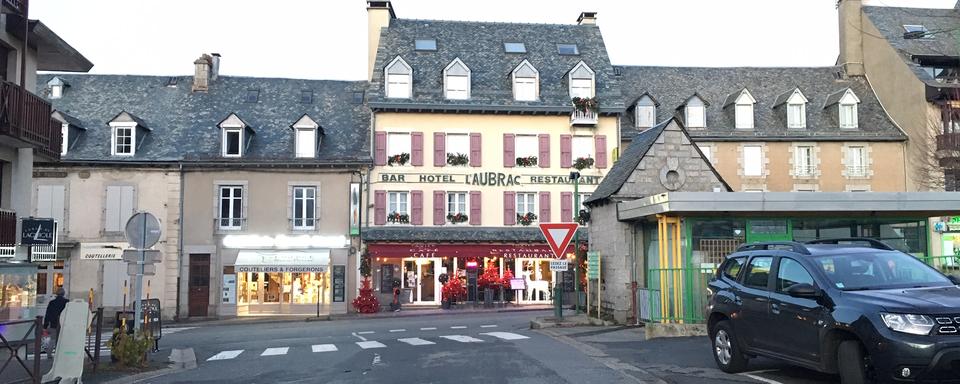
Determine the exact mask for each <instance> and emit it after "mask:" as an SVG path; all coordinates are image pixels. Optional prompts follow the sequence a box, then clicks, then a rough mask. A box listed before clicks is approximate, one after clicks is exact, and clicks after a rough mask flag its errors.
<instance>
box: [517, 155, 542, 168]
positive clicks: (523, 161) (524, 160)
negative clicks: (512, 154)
mask: <svg viewBox="0 0 960 384" xmlns="http://www.w3.org/2000/svg"><path fill="white" fill-rule="evenodd" d="M536 165H537V157H536V156H527V157H518V158H517V166H518V167H533V166H536Z"/></svg>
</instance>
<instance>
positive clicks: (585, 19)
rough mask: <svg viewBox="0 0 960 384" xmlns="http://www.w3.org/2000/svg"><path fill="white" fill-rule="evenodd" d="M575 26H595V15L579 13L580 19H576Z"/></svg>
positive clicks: (594, 13)
mask: <svg viewBox="0 0 960 384" xmlns="http://www.w3.org/2000/svg"><path fill="white" fill-rule="evenodd" d="M577 25H597V13H596V12H580V17H578V18H577Z"/></svg>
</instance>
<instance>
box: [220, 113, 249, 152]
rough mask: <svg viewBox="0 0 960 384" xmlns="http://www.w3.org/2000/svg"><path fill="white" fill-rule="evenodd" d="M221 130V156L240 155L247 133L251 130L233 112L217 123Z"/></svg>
mask: <svg viewBox="0 0 960 384" xmlns="http://www.w3.org/2000/svg"><path fill="white" fill-rule="evenodd" d="M218 126H219V127H220V131H221V143H220V154H221V155H222V156H223V157H242V156H243V152H244V150H245V148H244V147H245V143H246V142H247V135H249V134H252V133H253V130H252V129H251V128H250V127H249V126H247V123H246V122H244V121H243V120H241V119H240V117H239V116H237V115H236V114H235V113H231V114H230V116H227V118H226V119H223V121H221V122H220V124H218Z"/></svg>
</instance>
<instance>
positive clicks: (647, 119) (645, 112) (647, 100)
mask: <svg viewBox="0 0 960 384" xmlns="http://www.w3.org/2000/svg"><path fill="white" fill-rule="evenodd" d="M636 108H637V111H636V112H637V117H636V123H637V128H651V127H653V126H654V125H656V124H657V104H656V103H655V102H654V101H653V99H652V98H651V97H650V95H643V97H641V98H640V100H637V105H636Z"/></svg>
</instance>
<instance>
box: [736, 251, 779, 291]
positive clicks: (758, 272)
mask: <svg viewBox="0 0 960 384" xmlns="http://www.w3.org/2000/svg"><path fill="white" fill-rule="evenodd" d="M772 263H773V258H772V257H766V256H763V257H754V258H753V260H750V265H749V266H748V267H747V277H746V278H745V279H744V280H743V285H746V286H748V287H753V288H759V289H766V288H767V281H768V280H769V278H770V265H771V264H772Z"/></svg>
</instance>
